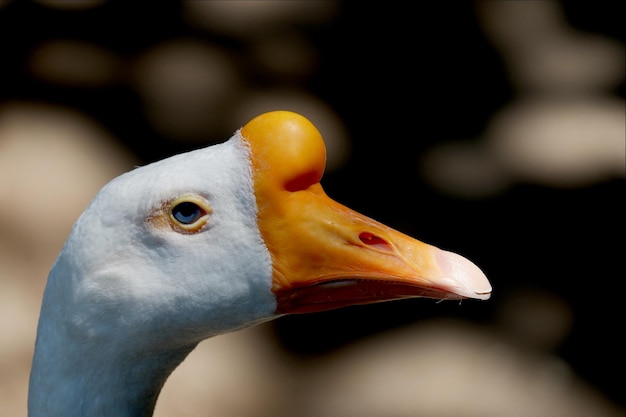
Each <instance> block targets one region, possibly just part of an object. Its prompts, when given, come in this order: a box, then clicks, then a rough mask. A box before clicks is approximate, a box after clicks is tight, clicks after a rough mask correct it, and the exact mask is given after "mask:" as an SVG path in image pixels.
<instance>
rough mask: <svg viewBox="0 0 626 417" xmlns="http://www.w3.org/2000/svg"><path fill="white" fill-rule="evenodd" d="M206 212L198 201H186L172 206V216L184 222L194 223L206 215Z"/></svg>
mask: <svg viewBox="0 0 626 417" xmlns="http://www.w3.org/2000/svg"><path fill="white" fill-rule="evenodd" d="M205 214H206V212H205V211H204V210H202V209H201V208H200V207H199V206H198V205H197V204H196V203H191V202H189V201H184V202H182V203H180V204H177V205H176V206H175V207H173V208H172V216H173V217H174V218H175V219H176V220H177V221H179V222H181V223H182V224H192V223H195V222H196V221H198V219H199V218H200V217H202V216H204V215H205Z"/></svg>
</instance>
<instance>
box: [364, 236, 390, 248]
mask: <svg viewBox="0 0 626 417" xmlns="http://www.w3.org/2000/svg"><path fill="white" fill-rule="evenodd" d="M359 239H360V240H361V242H363V243H365V244H366V245H368V246H376V247H377V248H379V249H384V250H389V249H390V246H389V243H387V241H386V240H385V239H383V238H381V237H378V236H376V235H375V234H373V233H370V232H361V234H359Z"/></svg>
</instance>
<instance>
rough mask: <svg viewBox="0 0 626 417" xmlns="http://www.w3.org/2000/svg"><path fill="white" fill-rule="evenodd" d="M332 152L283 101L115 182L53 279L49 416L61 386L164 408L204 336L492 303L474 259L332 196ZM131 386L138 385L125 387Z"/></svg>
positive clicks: (76, 233) (44, 331)
mask: <svg viewBox="0 0 626 417" xmlns="http://www.w3.org/2000/svg"><path fill="white" fill-rule="evenodd" d="M325 152H326V151H325V146H324V142H323V140H322V137H321V135H320V133H319V132H318V130H317V129H316V128H315V127H314V126H313V125H312V124H311V122H309V121H308V120H307V119H306V118H304V117H302V116H300V115H298V114H296V113H292V112H286V111H277V112H270V113H266V114H262V115H260V116H258V117H257V118H255V119H253V120H252V121H250V122H249V123H248V124H246V125H245V126H244V127H243V128H241V129H240V130H238V131H237V132H235V134H234V135H233V137H232V138H230V139H229V140H228V141H226V142H224V143H221V144H217V145H213V146H210V147H207V148H204V149H199V150H195V151H191V152H188V153H184V154H180V155H176V156H173V157H170V158H168V159H165V160H162V161H158V162H155V163H152V164H149V165H146V166H143V167H139V168H136V169H134V170H132V171H130V172H128V173H126V174H123V175H121V176H120V177H118V178H115V179H114V180H112V181H111V182H110V183H108V184H107V185H106V186H105V187H104V188H103V189H102V190H101V191H100V192H99V193H98V194H97V196H96V197H95V198H94V199H93V200H92V202H91V203H90V204H89V206H88V207H87V208H86V210H85V211H84V212H83V214H82V215H81V216H80V218H79V219H78V220H77V222H76V223H75V225H74V227H73V229H72V231H71V233H70V236H69V238H68V240H67V242H66V244H65V246H64V247H63V249H62V251H61V253H60V255H59V257H58V258H57V260H56V263H55V264H54V266H53V268H52V270H51V272H50V275H49V278H48V283H47V286H46V290H45V293H44V300H43V304H42V309H41V315H40V322H39V328H38V335H37V343H36V349H35V356H34V360H33V370H32V373H31V385H30V390H31V395H30V399H29V407H30V408H31V410H33V411H32V413H33V415H37V412H36V411H35V410H42V409H46V408H47V409H58V408H54V407H58V406H57V405H55V404H52V403H51V400H50V397H54V398H61V399H62V398H66V397H67V396H68V395H75V396H78V395H79V394H78V393H80V394H81V396H82V397H83V400H81V401H82V402H84V401H91V402H92V403H93V402H95V403H96V405H94V404H90V405H87V404H85V405H84V410H90V411H91V412H92V411H94V410H97V409H99V408H98V405H97V404H100V407H101V409H103V410H106V406H105V404H106V403H107V402H111V401H117V402H118V403H124V404H127V407H126V408H125V409H126V410H131V409H139V408H142V409H150V408H151V407H152V406H153V405H154V402H155V401H156V396H157V395H158V392H159V390H160V387H161V386H162V384H163V383H164V381H165V379H166V378H167V375H169V373H170V372H171V371H172V370H173V368H175V367H176V366H177V365H178V363H180V361H182V359H183V358H184V357H185V355H186V354H188V353H189V352H190V351H191V350H192V349H193V348H194V347H195V345H196V344H197V343H198V342H199V341H201V340H203V339H205V338H208V337H211V336H214V335H217V334H220V333H225V332H230V331H234V330H237V329H240V328H243V327H247V326H251V325H254V324H257V323H260V322H263V321H266V320H270V319H272V318H275V317H278V316H281V315H284V314H294V313H308V312H318V311H324V310H329V309H333V308H339V307H344V306H348V305H352V304H365V303H373V302H381V301H388V300H394V299H401V298H410V297H431V298H437V299H462V298H474V299H481V300H484V299H487V298H489V296H490V292H491V286H490V284H489V282H488V280H487V279H486V277H485V275H484V274H483V273H482V272H481V271H480V269H479V268H478V267H477V266H476V265H474V264H473V263H472V262H470V261H469V260H467V259H466V258H464V257H462V256H460V255H457V254H454V253H451V252H447V251H443V250H440V249H438V248H436V247H434V246H431V245H428V244H426V243H423V242H421V241H418V240H416V239H413V238H411V237H409V236H407V235H405V234H402V233H400V232H398V231H396V230H394V229H392V228H390V227H387V226H385V225H383V224H381V223H379V222H377V221H375V220H372V219H370V218H368V217H366V216H363V215H361V214H359V213H357V212H355V211H353V210H350V209H348V208H347V207H345V206H343V205H341V204H339V203H337V202H335V201H334V200H332V199H330V198H329V197H328V196H327V195H326V194H325V192H324V191H323V189H322V186H321V185H320V179H321V178H322V175H323V172H324V167H325V161H326V153H325ZM94 362H95V364H94ZM98 363H107V364H108V365H107V366H110V367H111V369H112V370H110V371H104V370H103V369H102V366H100V367H98V366H97V364H98ZM50 375H52V376H50ZM116 384H118V385H123V384H126V385H130V387H127V389H125V390H124V391H125V392H118V393H115V390H114V389H112V388H111V387H110V386H111V385H113V386H115V385H116ZM106 387H109V388H106ZM44 391H45V392H46V393H47V395H42V394H38V393H40V392H44ZM85 398H89V399H90V400H86V399H85ZM112 398H115V400H112ZM82 402H81V404H82ZM77 407H78V406H77ZM109 411H110V410H109ZM129 414H131V413H129ZM137 414H139V413H137Z"/></svg>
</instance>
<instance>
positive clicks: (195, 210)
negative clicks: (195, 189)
mask: <svg viewBox="0 0 626 417" xmlns="http://www.w3.org/2000/svg"><path fill="white" fill-rule="evenodd" d="M209 214H211V206H210V205H209V204H208V202H207V201H206V200H204V199H203V198H201V197H199V196H195V195H191V196H189V195H187V196H182V197H179V198H177V199H176V200H174V201H172V202H171V203H170V223H171V225H172V228H173V229H174V230H176V231H178V232H181V233H187V234H189V233H196V232H199V231H200V230H201V229H202V227H203V226H204V225H205V224H206V223H207V221H208V217H209Z"/></svg>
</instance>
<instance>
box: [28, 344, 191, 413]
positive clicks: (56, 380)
mask: <svg viewBox="0 0 626 417" xmlns="http://www.w3.org/2000/svg"><path fill="white" fill-rule="evenodd" d="M48 336H52V337H46V335H45V333H44V334H42V333H40V334H39V335H38V340H37V346H36V349H35V356H34V358H33V366H32V371H31V380H30V386H29V398H28V416H29V417H43V416H47V417H55V416H63V417H78V416H84V417H87V416H90V417H98V416H119V417H140V416H141V417H149V416H152V414H153V412H154V407H155V404H156V400H157V397H158V395H159V393H160V391H161V388H162V387H163V384H164V383H165V381H166V379H167V378H168V376H169V375H170V374H171V372H172V371H173V370H174V369H175V368H176V367H177V366H178V365H179V364H180V363H181V362H182V361H183V359H184V358H185V357H186V356H187V355H188V354H189V353H190V352H191V351H192V350H193V349H194V347H195V346H189V347H186V348H180V349H179V350H176V351H168V352H156V351H145V352H132V351H128V350H126V349H124V347H120V346H112V347H111V348H109V349H102V346H89V345H83V346H80V347H79V346H72V345H71V343H67V342H68V341H67V340H64V339H63V338H55V337H54V336H58V335H54V334H48ZM55 341H56V342H58V343H55ZM43 345H45V349H44V348H42V346H43ZM113 349H116V350H117V352H116V354H115V355H109V354H106V351H109V352H110V351H112V350H113ZM92 352H93V353H92ZM96 352H97V354H96ZM103 353H104V354H103Z"/></svg>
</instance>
